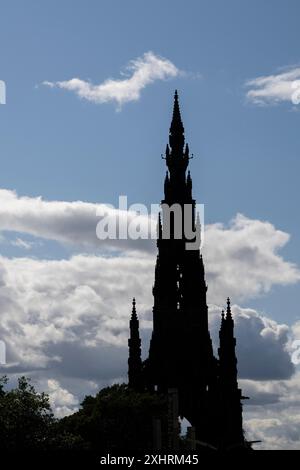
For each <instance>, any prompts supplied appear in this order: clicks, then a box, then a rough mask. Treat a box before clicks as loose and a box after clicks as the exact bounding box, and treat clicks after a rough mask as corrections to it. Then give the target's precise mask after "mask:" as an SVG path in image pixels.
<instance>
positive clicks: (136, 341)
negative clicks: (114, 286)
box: [128, 298, 143, 391]
mask: <svg viewBox="0 0 300 470" xmlns="http://www.w3.org/2000/svg"><path fill="white" fill-rule="evenodd" d="M129 327H130V338H129V340H128V347H129V358H128V383H129V387H131V388H133V389H134V390H136V391H141V390H142V388H143V381H142V359H141V338H140V332H139V320H138V317H137V313H136V302H135V298H133V300H132V312H131V319H130V322H129Z"/></svg>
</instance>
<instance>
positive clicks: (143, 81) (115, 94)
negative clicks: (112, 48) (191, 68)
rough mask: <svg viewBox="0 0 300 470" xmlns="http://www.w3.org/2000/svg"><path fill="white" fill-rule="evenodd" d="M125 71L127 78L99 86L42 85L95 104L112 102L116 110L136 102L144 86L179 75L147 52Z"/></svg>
mask: <svg viewBox="0 0 300 470" xmlns="http://www.w3.org/2000/svg"><path fill="white" fill-rule="evenodd" d="M126 70H127V71H128V72H129V73H131V75H130V76H129V77H128V78H122V79H107V80H105V81H104V82H103V83H100V84H99V85H94V84H93V83H91V82H89V81H85V80H81V79H79V78H72V79H71V80H64V81H56V82H50V81H44V82H43V84H44V85H46V86H49V87H51V88H54V87H57V88H62V89H64V90H69V91H73V92H74V93H76V94H77V95H78V96H79V97H80V98H84V99H86V100H88V101H91V102H93V103H97V104H101V103H107V102H110V101H112V102H115V103H116V104H117V105H118V107H119V108H120V107H121V106H122V105H123V104H125V103H128V102H130V101H137V100H138V99H139V98H140V95H141V91H142V90H143V89H144V88H145V87H146V86H147V85H150V84H151V83H153V82H155V81H157V80H166V79H168V78H174V77H177V76H178V75H180V70H179V69H178V68H177V67H176V66H175V65H174V64H173V63H172V62H171V61H170V60H168V59H165V58H164V57H160V56H158V55H155V54H154V53H153V52H151V51H149V52H146V53H145V54H144V55H143V56H141V57H138V58H137V59H134V60H132V61H131V62H130V63H129V65H128V66H127V68H126Z"/></svg>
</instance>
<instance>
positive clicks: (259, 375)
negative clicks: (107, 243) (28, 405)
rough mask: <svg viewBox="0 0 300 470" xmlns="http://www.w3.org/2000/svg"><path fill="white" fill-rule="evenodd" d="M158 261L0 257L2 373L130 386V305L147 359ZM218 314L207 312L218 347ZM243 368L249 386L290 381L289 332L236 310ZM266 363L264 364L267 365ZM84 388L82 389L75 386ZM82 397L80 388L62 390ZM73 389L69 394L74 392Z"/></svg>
mask: <svg viewBox="0 0 300 470" xmlns="http://www.w3.org/2000/svg"><path fill="white" fill-rule="evenodd" d="M154 261H155V260H154V259H153V258H152V257H149V256H148V255H146V254H145V255H144V256H139V257H136V256H128V255H123V256H118V257H117V256H114V257H107V258H105V257H103V256H83V255H77V256H73V257H72V258H70V259H69V260H52V261H47V260H37V259H29V258H14V259H8V258H5V257H1V258H0V265H1V273H0V308H1V322H0V338H1V339H2V340H4V341H5V343H6V346H7V361H8V364H7V365H6V366H3V367H2V368H1V371H2V372H3V373H9V374H14V375H15V374H21V373H22V374H23V373H25V374H28V375H32V374H33V372H35V374H36V376H37V377H39V378H44V379H46V378H48V379H51V380H52V379H54V380H57V381H59V382H61V381H62V378H63V379H64V380H65V381H66V380H75V379H76V380H81V381H86V382H93V383H96V384H104V383H112V382H114V381H116V380H117V379H119V378H122V379H123V380H124V379H125V380H126V373H127V353H128V351H127V338H128V321H129V317H130V311H131V299H132V297H133V296H134V295H136V296H137V299H138V305H137V306H138V313H139V316H140V320H141V333H142V337H143V354H144V356H146V355H147V352H148V351H147V350H148V344H149V336H150V332H151V328H152V321H151V320H152V318H151V306H152V302H153V298H152V293H151V286H152V282H153V275H154ZM220 310H221V308H220V307H216V306H211V307H210V309H209V318H210V327H211V331H212V334H213V336H214V340H215V348H216V347H217V341H216V338H217V335H218V330H219V326H220ZM233 312H234V317H235V322H236V337H237V339H238V341H237V344H238V358H239V362H238V369H239V373H240V377H244V378H246V379H260V380H276V379H286V378H287V377H290V376H291V374H292V373H293V370H294V369H293V365H292V364H291V359H290V356H289V354H288V353H287V351H286V346H287V341H288V330H289V329H288V327H287V326H286V325H279V324H277V323H276V322H274V321H272V320H270V319H268V318H266V317H265V316H262V315H260V314H259V313H258V312H256V311H254V310H250V309H242V308H240V307H238V306H233ZM262 358H263V361H262ZM77 386H78V385H77V384H76V387H77ZM63 387H64V388H66V389H67V390H69V391H70V393H72V394H73V395H74V396H76V397H77V398H78V391H77V388H75V389H73V388H72V387H73V386H72V385H71V386H70V385H69V384H68V383H65V385H64V386H63ZM70 387H71V388H70Z"/></svg>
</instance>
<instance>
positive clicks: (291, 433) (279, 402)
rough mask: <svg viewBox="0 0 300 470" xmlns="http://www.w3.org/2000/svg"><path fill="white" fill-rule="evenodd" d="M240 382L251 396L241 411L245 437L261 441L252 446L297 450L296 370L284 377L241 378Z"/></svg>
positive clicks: (299, 382)
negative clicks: (264, 378)
mask: <svg viewBox="0 0 300 470" xmlns="http://www.w3.org/2000/svg"><path fill="white" fill-rule="evenodd" d="M242 386H243V390H244V391H246V394H249V396H250V397H251V399H250V400H249V406H247V407H246V408H245V412H244V423H245V429H246V431H247V437H248V439H251V440H261V441H262V442H261V444H258V445H256V446H255V447H256V448H257V449H271V450H280V449H285V450H289V449H290V450H292V449H294V450H299V448H300V399H299V397H300V373H297V374H295V375H294V376H293V377H292V378H291V379H290V380H284V381H276V380H275V381H269V382H255V381H242ZM247 404H248V403H247Z"/></svg>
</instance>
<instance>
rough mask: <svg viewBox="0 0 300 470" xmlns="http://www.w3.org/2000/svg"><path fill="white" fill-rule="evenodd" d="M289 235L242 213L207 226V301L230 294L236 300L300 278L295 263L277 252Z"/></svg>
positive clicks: (221, 299)
mask: <svg viewBox="0 0 300 470" xmlns="http://www.w3.org/2000/svg"><path fill="white" fill-rule="evenodd" d="M289 238H290V236H289V234H287V233H285V232H283V231H281V230H277V229H276V228H275V227H274V225H272V224H270V223H269V222H265V221H260V220H255V219H249V218H247V217H245V216H244V215H242V214H238V215H237V216H236V217H235V218H234V219H233V220H232V221H231V222H230V223H229V225H228V226H225V225H223V224H212V225H208V226H206V233H205V245H204V258H205V265H206V272H207V280H208V285H209V289H208V297H209V301H210V302H211V303H217V304H221V303H222V302H223V301H224V299H225V298H226V297H227V296H229V297H232V299H233V300H234V301H235V302H237V301H241V300H246V299H249V298H252V297H256V296H258V295H260V294H262V293H266V292H268V291H270V289H271V287H272V286H273V285H276V284H280V285H288V284H292V283H295V282H299V281H300V272H299V269H298V268H297V266H296V265H294V264H293V263H290V262H287V261H285V260H284V259H283V258H282V257H281V256H280V255H279V254H278V250H279V249H280V248H282V247H283V246H285V245H286V243H287V242H288V241H289Z"/></svg>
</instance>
